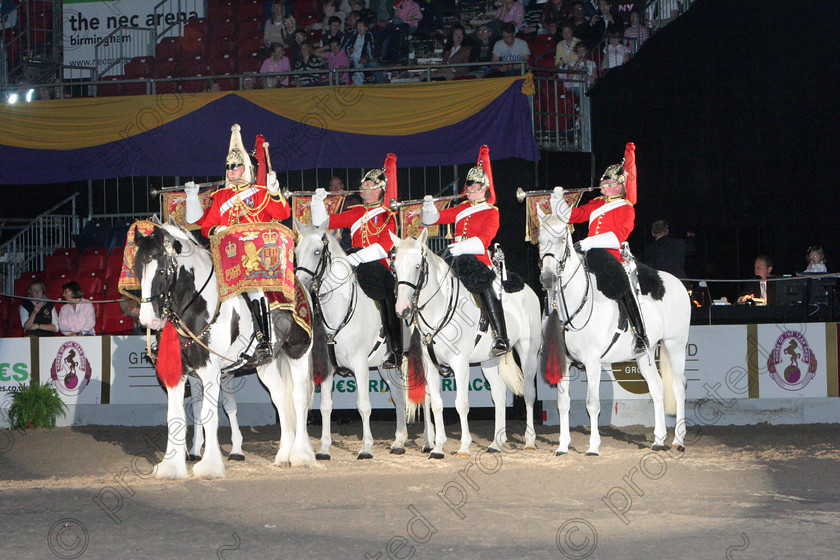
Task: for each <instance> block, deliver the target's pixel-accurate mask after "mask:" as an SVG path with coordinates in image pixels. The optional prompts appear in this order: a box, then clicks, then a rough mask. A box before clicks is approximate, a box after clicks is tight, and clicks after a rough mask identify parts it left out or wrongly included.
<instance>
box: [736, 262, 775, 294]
mask: <svg viewBox="0 0 840 560" xmlns="http://www.w3.org/2000/svg"><path fill="white" fill-rule="evenodd" d="M753 270H754V271H755V275H756V276H757V277H758V280H754V281H752V282H747V283H746V284H745V285H744V287H743V288H742V289H741V296H740V297H739V298H738V303H746V304H750V305H774V304H775V303H776V283H775V282H768V281H767V279H768V278H773V276H772V274H773V260H772V259H771V258H770V257H768V256H767V255H758V256H757V257H756V258H755V265H754V269H753Z"/></svg>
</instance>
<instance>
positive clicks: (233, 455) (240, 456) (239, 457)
mask: <svg viewBox="0 0 840 560" xmlns="http://www.w3.org/2000/svg"><path fill="white" fill-rule="evenodd" d="M244 460H245V455H243V454H242V453H231V454H230V455H228V461H244Z"/></svg>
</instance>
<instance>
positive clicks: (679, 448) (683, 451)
mask: <svg viewBox="0 0 840 560" xmlns="http://www.w3.org/2000/svg"><path fill="white" fill-rule="evenodd" d="M674 449H676V450H677V453H685V447H683V446H682V445H675V446H674Z"/></svg>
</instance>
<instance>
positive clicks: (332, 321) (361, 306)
mask: <svg viewBox="0 0 840 560" xmlns="http://www.w3.org/2000/svg"><path fill="white" fill-rule="evenodd" d="M296 227H297V230H298V239H297V243H296V244H295V264H296V267H295V269H296V274H297V276H298V279H299V280H300V281H301V283H302V284H303V285H304V286H305V287H306V288H307V290H311V291H312V292H313V302H314V303H315V305H316V306H317V307H319V308H320V312H321V320H322V321H323V323H324V327H325V329H326V331H327V333H326V334H327V337H328V338H330V339H332V341H333V342H334V343H335V346H334V348H335V360H336V362H337V365H339V366H341V367H343V368H347V369H348V370H350V371H351V372H353V375H355V377H356V391H357V393H356V399H357V401H356V402H357V407H358V409H359V414H360V415H361V417H362V449H361V450H360V451H359V454H358V456H357V458H358V459H370V458H372V457H373V453H372V452H373V435H372V434H371V431H370V412H371V405H370V383H369V379H370V369H369V368H371V367H376V368H379V371H380V375H382V377H383V379H385V381H386V383H388V386H389V387H390V389H391V399H392V400H393V402H394V406H395V407H396V411H397V429H396V434H395V438H394V443H393V444H392V445H391V453H394V454H398V455H401V454H403V453H405V447H404V445H405V441H406V438H407V436H408V431H407V429H406V413H405V404H404V401H403V399H404V391H403V390H402V380H401V376H400V372H399V371H397V370H396V369H389V368H385V367H383V363H384V361H385V355H386V353H387V349H388V348H387V345H386V344H385V341H384V340H383V339H382V338H381V337H380V331H381V329H382V319H381V316H380V314H379V311H378V310H377V309H376V303H374V301H373V300H372V299H370V298H369V297H368V296H367V295H365V293H364V292H363V291H362V289H361V288H360V287H359V283H358V281H357V280H356V275H355V274H354V273H353V269H352V268H351V267H350V266H349V264H348V263H347V254H346V253H345V252H344V250H343V249H342V248H341V245H339V243H338V241H336V239H335V237H333V236H332V235H330V234H329V230H328V228H327V225H326V223H325V224H324V225H322V226H320V227H315V226H311V225H305V224H301V223H300V222H296ZM316 299H317V301H315V300H316ZM328 370H329V373H328V374H327V376H326V378H325V379H324V381H323V382H322V383H321V418H322V426H323V427H322V432H321V447H320V448H319V449H318V451H317V453H316V454H315V457H316V458H317V459H319V460H326V459H329V458H330V446H331V444H332V436H331V432H330V415H331V413H332V387H333V371H332V368H331V367H330V368H328Z"/></svg>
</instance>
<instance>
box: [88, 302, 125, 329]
mask: <svg viewBox="0 0 840 560" xmlns="http://www.w3.org/2000/svg"><path fill="white" fill-rule="evenodd" d="M133 330H134V319H133V318H132V317H126V316H125V315H123V313H122V311H121V310H120V304H119V303H103V304H102V310H101V312H100V313H99V315H98V316H97V319H96V332H98V333H101V334H110V335H125V334H131V333H132V331H133Z"/></svg>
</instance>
